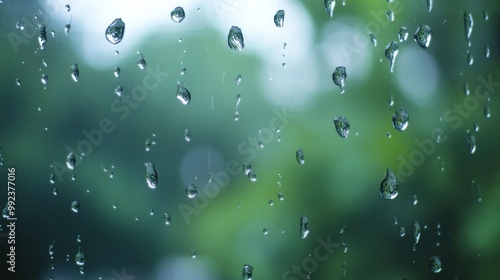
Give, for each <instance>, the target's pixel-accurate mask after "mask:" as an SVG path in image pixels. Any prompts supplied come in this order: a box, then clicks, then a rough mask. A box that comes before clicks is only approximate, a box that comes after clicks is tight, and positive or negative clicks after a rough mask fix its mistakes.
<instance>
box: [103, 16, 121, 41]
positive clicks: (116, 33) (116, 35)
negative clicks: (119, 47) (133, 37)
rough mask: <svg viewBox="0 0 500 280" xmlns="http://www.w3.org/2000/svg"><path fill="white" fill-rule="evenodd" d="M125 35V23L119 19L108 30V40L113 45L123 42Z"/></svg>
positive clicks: (106, 33) (106, 34)
mask: <svg viewBox="0 0 500 280" xmlns="http://www.w3.org/2000/svg"><path fill="white" fill-rule="evenodd" d="M124 33H125V23H124V22H123V20H122V19H121V18H117V19H115V20H114V21H113V22H112V23H111V24H110V25H109V26H108V27H107V28H106V32H105V36H106V40H108V42H110V43H111V44H114V45H116V44H118V43H120V42H121V41H122V40H123V35H124Z"/></svg>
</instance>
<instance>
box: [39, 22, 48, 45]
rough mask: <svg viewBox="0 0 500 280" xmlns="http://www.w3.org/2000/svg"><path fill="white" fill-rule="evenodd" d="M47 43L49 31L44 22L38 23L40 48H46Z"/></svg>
mask: <svg viewBox="0 0 500 280" xmlns="http://www.w3.org/2000/svg"><path fill="white" fill-rule="evenodd" d="M45 44H47V31H46V27H45V25H43V24H40V25H38V45H39V46H40V49H41V50H43V49H45Z"/></svg>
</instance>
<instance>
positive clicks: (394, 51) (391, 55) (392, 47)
mask: <svg viewBox="0 0 500 280" xmlns="http://www.w3.org/2000/svg"><path fill="white" fill-rule="evenodd" d="M398 52H399V45H398V43H396V42H395V41H392V42H390V43H389V45H387V47H385V57H387V59H389V61H390V63H391V65H390V70H391V73H392V72H393V70H394V62H395V61H396V57H397V56H398Z"/></svg>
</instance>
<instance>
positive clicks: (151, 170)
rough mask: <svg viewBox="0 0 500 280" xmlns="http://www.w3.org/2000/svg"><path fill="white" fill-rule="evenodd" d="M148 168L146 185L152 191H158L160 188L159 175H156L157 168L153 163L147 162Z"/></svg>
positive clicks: (145, 164)
mask: <svg viewBox="0 0 500 280" xmlns="http://www.w3.org/2000/svg"><path fill="white" fill-rule="evenodd" d="M144 166H146V183H147V184H148V187H149V188H151V189H156V187H157V186H158V173H156V168H155V166H154V164H153V163H151V162H146V163H144Z"/></svg>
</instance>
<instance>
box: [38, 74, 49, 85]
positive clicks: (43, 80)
mask: <svg viewBox="0 0 500 280" xmlns="http://www.w3.org/2000/svg"><path fill="white" fill-rule="evenodd" d="M40 81H42V84H44V85H46V84H47V83H48V82H49V76H47V74H42V78H41V79H40Z"/></svg>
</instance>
